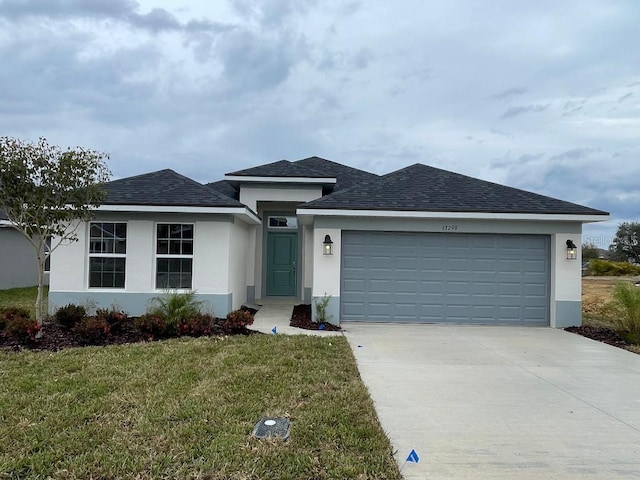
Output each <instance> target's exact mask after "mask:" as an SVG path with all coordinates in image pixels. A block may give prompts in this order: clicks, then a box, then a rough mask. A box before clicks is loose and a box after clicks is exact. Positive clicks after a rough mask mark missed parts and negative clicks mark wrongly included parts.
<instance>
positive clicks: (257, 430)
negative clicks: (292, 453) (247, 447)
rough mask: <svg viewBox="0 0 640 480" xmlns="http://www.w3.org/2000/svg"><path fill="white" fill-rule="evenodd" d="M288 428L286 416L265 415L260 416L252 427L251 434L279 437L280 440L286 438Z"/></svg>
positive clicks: (289, 425) (289, 424)
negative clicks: (273, 416)
mask: <svg viewBox="0 0 640 480" xmlns="http://www.w3.org/2000/svg"><path fill="white" fill-rule="evenodd" d="M290 428H291V423H290V422H289V420H288V419H286V418H282V417H276V418H272V417H265V418H261V419H260V420H259V421H258V423H256V425H255V427H253V436H254V437H256V438H281V439H282V440H287V439H288V438H289V433H290Z"/></svg>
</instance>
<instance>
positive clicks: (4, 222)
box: [0, 220, 14, 228]
mask: <svg viewBox="0 0 640 480" xmlns="http://www.w3.org/2000/svg"><path fill="white" fill-rule="evenodd" d="M13 226H14V225H13V223H11V222H10V221H9V220H0V228H6V227H13Z"/></svg>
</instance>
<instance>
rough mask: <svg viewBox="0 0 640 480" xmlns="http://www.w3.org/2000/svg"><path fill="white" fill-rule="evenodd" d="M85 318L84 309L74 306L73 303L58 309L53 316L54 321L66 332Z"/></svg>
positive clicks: (85, 312) (80, 306)
mask: <svg viewBox="0 0 640 480" xmlns="http://www.w3.org/2000/svg"><path fill="white" fill-rule="evenodd" d="M86 316H87V311H86V309H85V308H84V307H83V306H82V305H74V304H73V303H70V304H69V305H65V306H64V307H60V308H59V309H58V311H57V312H56V314H55V318H56V321H57V322H58V323H59V324H60V326H61V327H62V328H66V329H67V330H71V329H72V328H73V327H75V326H76V324H77V323H78V322H79V321H80V320H82V319H83V318H85V317H86Z"/></svg>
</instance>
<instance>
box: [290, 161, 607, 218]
mask: <svg viewBox="0 0 640 480" xmlns="http://www.w3.org/2000/svg"><path fill="white" fill-rule="evenodd" d="M301 208H310V209H344V210H391V211H394V210H396V211H432V212H482V213H489V212H491V213H534V214H577V215H606V214H607V213H606V212H603V211H600V210H595V209H592V208H589V207H584V206H582V205H577V204H574V203H570V202H565V201H563V200H557V199H555V198H551V197H546V196H543V195H539V194H536V193H531V192H527V191H524V190H519V189H517V188H512V187H507V186H504V185H499V184H496V183H492V182H487V181H484V180H479V179H476V178H472V177H467V176H465V175H460V174H458V173H453V172H448V171H446V170H441V169H438V168H434V167H429V166H426V165H422V164H419V163H418V164H415V165H411V166H410V167H406V168H403V169H402V170H398V171H396V172H392V173H389V174H387V175H384V176H382V177H379V178H378V179H374V180H373V181H371V182H368V183H366V184H361V185H357V186H354V187H352V188H348V189H345V190H341V191H338V192H335V193H333V194H331V195H327V196H325V197H322V198H319V199H317V200H313V201H311V202H309V203H306V204H304V205H302V206H301Z"/></svg>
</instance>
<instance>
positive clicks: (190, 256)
mask: <svg viewBox="0 0 640 480" xmlns="http://www.w3.org/2000/svg"><path fill="white" fill-rule="evenodd" d="M159 225H191V228H192V232H193V238H192V239H191V247H192V248H191V252H192V253H191V254H183V253H158V226H159ZM195 240H196V222H154V235H153V278H152V282H153V286H154V288H155V290H156V291H157V292H164V291H166V290H177V291H189V290H193V276H194V271H195V262H194V257H195V248H196V247H195V244H196V241H195ZM181 250H182V248H181ZM165 258H166V259H172V258H173V259H180V260H182V259H185V258H188V259H191V286H190V287H179V288H172V287H166V288H163V287H158V260H159V259H165Z"/></svg>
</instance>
